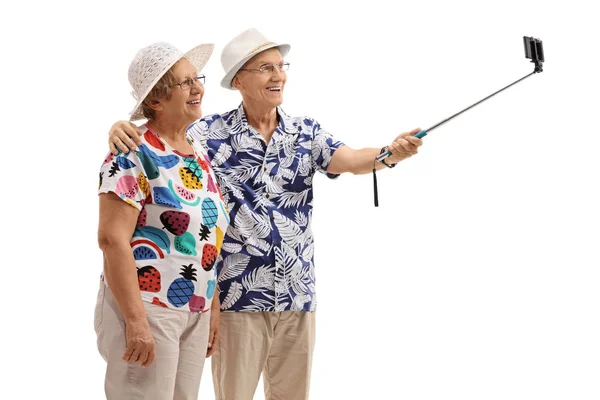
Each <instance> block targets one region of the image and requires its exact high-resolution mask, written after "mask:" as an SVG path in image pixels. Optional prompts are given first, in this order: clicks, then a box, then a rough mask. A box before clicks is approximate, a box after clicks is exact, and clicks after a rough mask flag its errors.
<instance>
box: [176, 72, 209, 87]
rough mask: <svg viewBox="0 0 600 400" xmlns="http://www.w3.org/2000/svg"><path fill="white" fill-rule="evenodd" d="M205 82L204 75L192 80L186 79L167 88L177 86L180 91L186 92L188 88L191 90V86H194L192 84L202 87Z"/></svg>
mask: <svg viewBox="0 0 600 400" xmlns="http://www.w3.org/2000/svg"><path fill="white" fill-rule="evenodd" d="M205 80H206V77H205V76H204V75H198V76H196V77H194V78H188V79H186V80H185V81H182V82H179V83H176V84H174V85H171V86H169V87H175V86H179V87H180V88H181V90H188V89H189V88H191V87H192V86H194V83H196V82H197V83H199V84H200V85H204V81H205Z"/></svg>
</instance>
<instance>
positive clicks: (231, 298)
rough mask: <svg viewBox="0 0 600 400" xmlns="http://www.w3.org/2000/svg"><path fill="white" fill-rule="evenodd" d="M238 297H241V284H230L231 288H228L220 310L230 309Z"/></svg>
mask: <svg viewBox="0 0 600 400" xmlns="http://www.w3.org/2000/svg"><path fill="white" fill-rule="evenodd" d="M240 297H242V284H241V283H239V282H232V283H231V286H229V291H228V292H227V295H226V296H225V300H223V301H222V302H221V310H227V309H229V308H231V307H232V306H233V305H234V304H235V303H236V302H237V301H238V300H239V299H240Z"/></svg>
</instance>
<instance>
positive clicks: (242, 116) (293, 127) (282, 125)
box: [234, 103, 300, 134]
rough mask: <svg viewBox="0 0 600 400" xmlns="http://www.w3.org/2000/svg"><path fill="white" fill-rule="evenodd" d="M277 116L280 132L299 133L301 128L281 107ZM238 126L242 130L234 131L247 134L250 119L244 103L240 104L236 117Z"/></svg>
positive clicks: (278, 108)
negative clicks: (247, 116)
mask: <svg viewBox="0 0 600 400" xmlns="http://www.w3.org/2000/svg"><path fill="white" fill-rule="evenodd" d="M277 115H278V116H279V126H278V128H279V130H280V131H281V132H282V133H286V134H295V133H298V132H299V130H300V128H299V127H298V126H297V124H294V122H293V119H292V117H290V116H289V115H287V114H286V113H285V111H283V108H281V106H278V107H277ZM235 121H236V124H239V125H241V126H240V128H241V129H236V130H234V131H235V132H247V131H248V128H249V126H248V119H247V118H246V113H245V112H244V103H240V105H239V107H238V108H237V110H236V117H235Z"/></svg>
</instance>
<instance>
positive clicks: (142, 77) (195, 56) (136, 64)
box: [129, 42, 214, 121]
mask: <svg viewBox="0 0 600 400" xmlns="http://www.w3.org/2000/svg"><path fill="white" fill-rule="evenodd" d="M213 49H214V45H213V44H201V45H198V46H196V47H194V48H193V49H192V50H190V51H188V52H187V53H185V54H184V53H182V52H181V51H179V50H178V49H177V48H176V47H175V46H173V45H172V44H169V43H164V42H159V43H154V44H151V45H150V46H147V47H144V48H143V49H141V50H140V51H138V53H137V54H136V56H135V57H134V59H133V61H132V62H131V64H130V65H129V83H130V84H131V87H132V88H133V91H132V92H131V93H132V94H133V97H134V98H135V99H136V100H137V104H136V105H135V107H133V110H131V112H130V113H129V114H131V117H130V118H129V119H130V120H131V121H135V120H138V119H144V118H145V117H144V114H143V112H142V107H141V105H142V102H143V101H144V99H145V98H146V96H148V93H150V91H151V90H152V88H154V85H156V83H157V82H158V81H159V80H160V78H162V77H163V75H164V74H166V73H167V71H168V70H169V68H171V67H172V66H173V65H174V64H175V63H176V62H177V61H179V60H181V59H182V58H184V57H185V58H187V59H188V60H189V62H190V63H191V64H192V65H193V66H194V67H195V68H196V72H197V73H200V71H201V70H202V68H203V67H204V65H206V62H207V61H208V59H209V58H210V55H211V54H212V52H213Z"/></svg>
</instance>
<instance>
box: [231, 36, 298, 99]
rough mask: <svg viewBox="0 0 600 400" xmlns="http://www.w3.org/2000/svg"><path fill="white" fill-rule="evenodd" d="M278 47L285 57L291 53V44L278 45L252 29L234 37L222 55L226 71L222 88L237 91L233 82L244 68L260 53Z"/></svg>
mask: <svg viewBox="0 0 600 400" xmlns="http://www.w3.org/2000/svg"><path fill="white" fill-rule="evenodd" d="M273 47H277V48H278V49H279V52H280V53H281V56H282V57H284V56H285V55H286V54H287V53H288V52H289V51H290V45H289V44H278V43H275V42H272V41H270V40H269V39H267V38H266V37H265V36H264V35H263V34H262V33H260V32H259V31H258V30H256V29H254V28H251V29H248V30H247V31H244V32H242V33H240V34H239V35H237V36H236V37H234V38H233V39H232V40H231V41H230V42H229V43H227V46H225V48H224V49H223V52H222V53H221V64H222V65H223V69H224V70H225V77H224V78H223V80H221V86H223V87H224V88H225V89H233V90H234V89H235V88H234V87H233V86H232V85H231V81H232V80H233V77H234V76H235V74H237V72H238V71H239V70H240V68H242V66H243V65H244V64H245V63H246V61H248V60H249V59H251V58H252V57H254V56H255V55H257V54H258V53H260V52H262V51H265V50H268V49H271V48H273Z"/></svg>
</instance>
